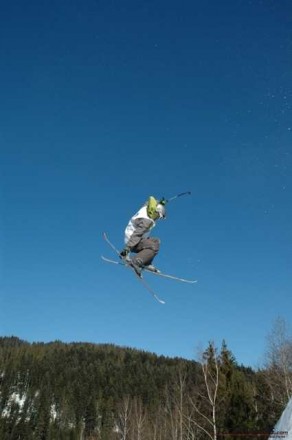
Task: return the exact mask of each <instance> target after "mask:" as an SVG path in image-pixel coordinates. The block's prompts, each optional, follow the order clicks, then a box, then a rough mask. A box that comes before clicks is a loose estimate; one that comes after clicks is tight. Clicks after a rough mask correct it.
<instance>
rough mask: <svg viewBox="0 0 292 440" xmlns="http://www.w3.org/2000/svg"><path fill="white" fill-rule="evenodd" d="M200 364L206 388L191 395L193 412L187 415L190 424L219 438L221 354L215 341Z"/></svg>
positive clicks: (212, 439) (209, 436) (214, 437)
mask: <svg viewBox="0 0 292 440" xmlns="http://www.w3.org/2000/svg"><path fill="white" fill-rule="evenodd" d="M200 364H201V368H202V374H203V379H204V388H203V389H202V390H198V391H197V395H196V396H195V397H190V402H191V406H192V408H193V414H192V415H189V416H188V417H187V422H188V424H190V423H191V424H193V425H195V426H196V427H197V428H199V430H200V431H202V432H203V433H205V434H206V436H207V437H208V438H210V439H211V440H217V419H216V417H217V414H216V410H217V397H218V388H219V355H218V354H217V350H216V347H215V345H214V343H213V342H210V343H209V347H208V349H207V350H206V351H205V352H204V353H203V354H202V355H201V359H200Z"/></svg>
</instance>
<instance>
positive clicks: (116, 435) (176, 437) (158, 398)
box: [0, 337, 282, 440]
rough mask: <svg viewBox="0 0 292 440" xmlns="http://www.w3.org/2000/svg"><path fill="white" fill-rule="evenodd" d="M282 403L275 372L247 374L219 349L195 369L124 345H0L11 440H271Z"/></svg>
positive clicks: (3, 412)
mask: <svg viewBox="0 0 292 440" xmlns="http://www.w3.org/2000/svg"><path fill="white" fill-rule="evenodd" d="M277 386H278V385H277ZM277 389H278V388H277ZM273 393H274V390H273V387H272V385H271V381H270V379H269V375H268V374H267V371H266V370H261V371H253V370H252V369H251V368H245V367H243V366H239V365H238V364H237V362H236V360H235V358H234V356H233V355H232V353H231V352H230V351H229V350H228V348H227V346H226V344H225V342H223V343H222V346H221V347H220V349H219V350H217V348H216V347H215V346H214V344H213V343H210V344H209V346H208V347H207V349H206V350H205V351H204V352H203V353H202V356H201V359H200V360H199V361H198V362H195V361H187V360H184V359H180V358H167V357H163V356H157V355H155V354H151V353H147V352H143V351H138V350H134V349H130V348H121V347H117V346H114V345H95V344H87V343H70V344H65V343H62V342H59V341H55V342H52V343H47V344H44V343H33V344H29V343H27V342H25V341H21V340H19V339H18V338H16V337H11V338H0V416H1V418H0V439H1V440H34V439H36V440H81V439H84V440H93V439H96V440H97V439H100V440H118V439H121V440H195V439H207V438H209V439H213V440H217V439H220V438H222V439H224V438H228V439H233V438H238V437H236V436H235V434H236V433H237V434H240V435H241V434H243V433H250V432H261V433H263V432H267V433H268V432H269V431H271V429H272V428H273V426H274V423H275V421H276V420H277V418H278V416H279V414H280V413H281V411H282V405H281V404H279V403H278V401H277V400H276V399H275V396H274V395H273ZM232 433H233V434H234V436H232ZM227 435H228V436H227Z"/></svg>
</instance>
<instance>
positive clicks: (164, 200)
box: [158, 197, 167, 206]
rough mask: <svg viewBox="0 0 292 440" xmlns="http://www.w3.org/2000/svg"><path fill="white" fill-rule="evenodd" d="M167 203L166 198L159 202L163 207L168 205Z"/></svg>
mask: <svg viewBox="0 0 292 440" xmlns="http://www.w3.org/2000/svg"><path fill="white" fill-rule="evenodd" d="M166 202H167V200H166V199H165V198H164V197H162V199H161V200H159V202H158V203H160V205H163V206H165V205H166Z"/></svg>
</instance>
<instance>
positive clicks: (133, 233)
mask: <svg viewBox="0 0 292 440" xmlns="http://www.w3.org/2000/svg"><path fill="white" fill-rule="evenodd" d="M165 204H166V200H165V199H162V200H159V201H158V200H156V199H155V197H153V196H150V197H149V199H148V200H147V202H146V203H145V204H144V205H143V206H142V208H140V209H139V211H138V212H137V213H136V214H135V215H133V217H132V218H131V219H130V221H129V223H128V225H127V227H126V229H125V247H124V249H123V250H122V251H121V252H120V257H121V258H123V259H126V260H127V261H128V263H129V264H130V265H131V266H132V267H133V269H134V270H135V272H136V274H137V275H138V276H140V277H141V273H142V270H143V268H147V269H148V270H151V271H153V272H159V271H158V269H156V267H155V266H153V264H152V261H153V259H154V257H155V256H156V255H157V253H158V251H159V247H160V240H159V238H155V237H149V236H148V235H149V233H150V231H151V229H152V228H154V226H155V224H156V221H157V220H158V219H165V218H166V209H165ZM131 252H133V253H135V254H136V255H135V256H134V257H132V258H130V253H131Z"/></svg>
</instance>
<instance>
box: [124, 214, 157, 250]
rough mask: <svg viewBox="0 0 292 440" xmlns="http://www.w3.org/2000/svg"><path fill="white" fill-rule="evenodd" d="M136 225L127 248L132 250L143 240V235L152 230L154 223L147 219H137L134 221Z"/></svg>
mask: <svg viewBox="0 0 292 440" xmlns="http://www.w3.org/2000/svg"><path fill="white" fill-rule="evenodd" d="M134 225H135V230H134V232H133V234H132V235H131V238H130V240H129V241H128V243H127V246H128V247H129V248H130V249H132V248H134V247H135V246H137V244H138V243H139V241H140V240H141V238H143V235H144V234H146V233H147V232H148V231H149V230H150V229H151V227H152V226H153V222H152V221H151V220H148V219H146V218H137V219H136V220H135V221H134Z"/></svg>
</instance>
